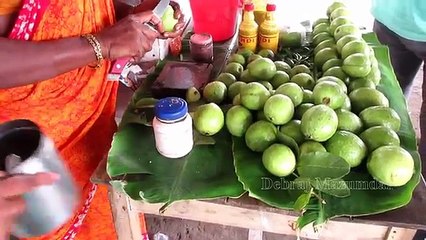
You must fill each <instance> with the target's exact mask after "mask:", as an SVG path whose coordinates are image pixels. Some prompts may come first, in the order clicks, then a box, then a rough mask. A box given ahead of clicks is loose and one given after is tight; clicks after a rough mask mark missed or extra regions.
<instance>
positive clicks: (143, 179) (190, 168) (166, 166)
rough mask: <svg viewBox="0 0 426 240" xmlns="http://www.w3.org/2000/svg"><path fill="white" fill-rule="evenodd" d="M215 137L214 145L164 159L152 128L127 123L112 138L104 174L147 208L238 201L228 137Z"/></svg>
mask: <svg viewBox="0 0 426 240" xmlns="http://www.w3.org/2000/svg"><path fill="white" fill-rule="evenodd" d="M213 138H214V140H215V143H214V144H197V145H195V147H194V149H193V150H192V151H191V152H190V153H189V154H188V155H187V156H185V157H183V158H180V159H168V158H166V157H163V156H161V155H160V154H159V153H158V152H157V150H156V149H155V140H154V134H153V130H152V128H151V127H150V126H145V125H143V124H136V123H129V124H127V125H126V126H124V127H123V128H122V129H121V130H120V131H119V132H118V133H117V134H116V135H115V136H114V140H113V144H112V148H111V150H110V153H109V157H108V164H107V173H108V174H109V176H110V177H111V178H113V179H116V178H117V177H121V179H120V180H122V184H121V187H122V188H123V190H124V192H125V193H127V194H128V195H129V196H130V197H131V198H132V199H134V200H144V201H146V202H149V203H165V204H166V206H167V205H169V204H171V203H173V202H174V201H178V200H188V199H212V198H219V197H239V196H241V195H242V194H243V192H244V191H243V188H242V185H241V183H239V182H238V180H237V177H236V175H235V172H234V167H233V162H232V149H231V146H232V141H231V137H230V135H229V133H227V132H226V131H221V132H220V133H218V134H216V135H215V136H214V137H213ZM115 186H117V183H115Z"/></svg>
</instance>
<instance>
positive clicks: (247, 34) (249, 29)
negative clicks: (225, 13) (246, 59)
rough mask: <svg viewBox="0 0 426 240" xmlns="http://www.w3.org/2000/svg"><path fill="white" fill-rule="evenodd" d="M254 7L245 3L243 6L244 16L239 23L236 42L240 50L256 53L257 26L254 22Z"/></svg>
mask: <svg viewBox="0 0 426 240" xmlns="http://www.w3.org/2000/svg"><path fill="white" fill-rule="evenodd" d="M253 11H254V5H253V3H247V4H245V5H244V16H243V21H242V22H241V25H240V28H239V34H238V42H239V46H240V48H244V49H248V50H251V51H252V52H256V48H257V37H258V36H257V31H258V29H259V26H258V25H257V23H256V21H255V20H254V12H253Z"/></svg>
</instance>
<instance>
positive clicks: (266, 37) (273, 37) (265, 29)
mask: <svg viewBox="0 0 426 240" xmlns="http://www.w3.org/2000/svg"><path fill="white" fill-rule="evenodd" d="M275 10H276V6H275V4H267V5H266V14H265V20H264V21H263V22H262V24H260V27H259V47H260V50H262V49H270V50H272V51H273V52H274V53H276V52H277V50H278V42H279V34H280V29H279V28H278V25H277V23H276V22H275V17H274V13H275Z"/></svg>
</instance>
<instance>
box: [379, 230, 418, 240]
mask: <svg viewBox="0 0 426 240" xmlns="http://www.w3.org/2000/svg"><path fill="white" fill-rule="evenodd" d="M416 232H417V231H416V230H414V229H406V228H397V227H392V228H389V231H388V233H387V234H386V238H385V239H386V240H408V239H413V238H414V235H416Z"/></svg>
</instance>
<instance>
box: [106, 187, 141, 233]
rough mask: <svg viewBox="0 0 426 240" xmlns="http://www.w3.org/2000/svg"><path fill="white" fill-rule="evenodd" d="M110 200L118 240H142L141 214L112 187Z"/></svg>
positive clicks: (124, 196)
mask: <svg viewBox="0 0 426 240" xmlns="http://www.w3.org/2000/svg"><path fill="white" fill-rule="evenodd" d="M109 199H110V203H111V209H112V214H113V218H114V226H115V231H116V233H117V237H118V240H140V239H141V238H142V232H141V228H140V221H139V213H138V212H137V211H134V210H133V209H131V206H130V204H129V199H128V198H127V196H126V195H125V194H123V193H120V192H117V191H115V190H113V189H112V187H111V188H110V191H109Z"/></svg>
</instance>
